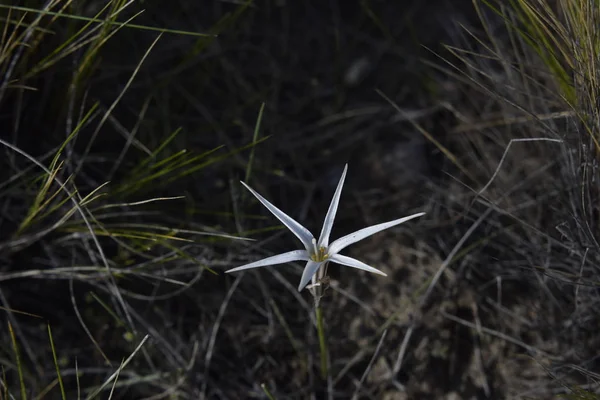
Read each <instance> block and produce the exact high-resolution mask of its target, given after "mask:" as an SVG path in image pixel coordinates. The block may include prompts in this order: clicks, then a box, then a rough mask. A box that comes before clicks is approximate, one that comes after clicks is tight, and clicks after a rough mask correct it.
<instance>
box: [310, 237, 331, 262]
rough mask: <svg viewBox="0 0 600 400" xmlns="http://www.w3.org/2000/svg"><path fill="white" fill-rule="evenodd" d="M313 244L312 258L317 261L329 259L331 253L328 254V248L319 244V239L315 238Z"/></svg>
mask: <svg viewBox="0 0 600 400" xmlns="http://www.w3.org/2000/svg"><path fill="white" fill-rule="evenodd" d="M312 244H313V251H312V254H311V255H310V259H311V260H313V261H315V262H322V261H325V260H327V258H328V257H329V254H327V248H326V247H319V246H317V241H316V240H315V239H313V240H312Z"/></svg>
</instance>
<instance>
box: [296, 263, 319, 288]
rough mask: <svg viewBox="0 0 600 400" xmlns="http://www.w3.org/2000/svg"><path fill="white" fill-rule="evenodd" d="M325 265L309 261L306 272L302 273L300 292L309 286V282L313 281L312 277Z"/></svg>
mask: <svg viewBox="0 0 600 400" xmlns="http://www.w3.org/2000/svg"><path fill="white" fill-rule="evenodd" d="M321 265H323V262H322V261H321V262H317V261H313V260H308V262H307V263H306V267H304V271H302V278H300V285H298V291H301V290H302V289H304V288H305V287H306V285H308V282H310V280H311V279H312V277H313V276H314V275H315V274H316V273H317V270H318V269H319V267H320V266H321Z"/></svg>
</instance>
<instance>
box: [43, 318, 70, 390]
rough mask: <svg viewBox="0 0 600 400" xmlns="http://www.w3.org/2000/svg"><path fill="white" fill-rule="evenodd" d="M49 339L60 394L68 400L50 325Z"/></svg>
mask: <svg viewBox="0 0 600 400" xmlns="http://www.w3.org/2000/svg"><path fill="white" fill-rule="evenodd" d="M48 338H49V339H50V349H51V350H52V358H53V359H54V366H55V367H56V377H57V379H58V385H59V386H60V394H61V396H62V399H63V400H67V395H66V393H65V385H64V384H63V380H62V375H61V374H60V366H59V365H58V357H57V356H56V348H55V347H54V339H53V338H52V329H51V328H50V324H48Z"/></svg>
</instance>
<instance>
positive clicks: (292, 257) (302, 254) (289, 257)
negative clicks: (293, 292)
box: [226, 250, 310, 273]
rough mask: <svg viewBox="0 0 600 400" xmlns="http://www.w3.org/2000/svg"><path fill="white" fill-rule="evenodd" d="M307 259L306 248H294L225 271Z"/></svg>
mask: <svg viewBox="0 0 600 400" xmlns="http://www.w3.org/2000/svg"><path fill="white" fill-rule="evenodd" d="M309 259H310V257H309V255H308V253H307V252H306V250H294V251H289V252H287V253H283V254H277V255H276V256H272V257H267V258H264V259H262V260H259V261H255V262H253V263H250V264H246V265H242V266H241V267H236V268H233V269H230V270H229V271H226V273H230V272H236V271H241V270H243V269H250V268H259V267H266V266H267V265H275V264H285V263H288V262H291V261H307V260H309Z"/></svg>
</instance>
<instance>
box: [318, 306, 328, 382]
mask: <svg viewBox="0 0 600 400" xmlns="http://www.w3.org/2000/svg"><path fill="white" fill-rule="evenodd" d="M316 313H317V332H318V334H319V351H320V352H321V377H322V378H323V379H327V341H326V340H325V324H324V322H323V310H322V309H321V305H320V304H317V305H316Z"/></svg>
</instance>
